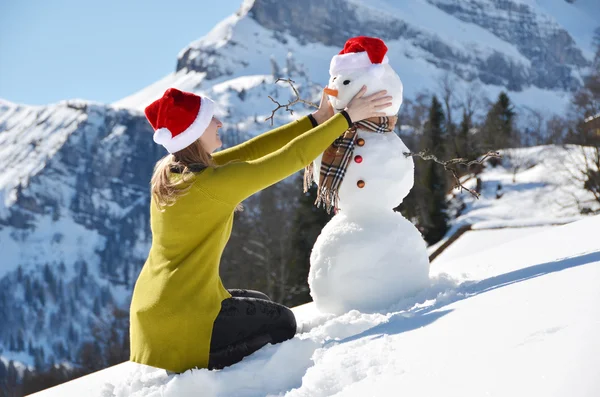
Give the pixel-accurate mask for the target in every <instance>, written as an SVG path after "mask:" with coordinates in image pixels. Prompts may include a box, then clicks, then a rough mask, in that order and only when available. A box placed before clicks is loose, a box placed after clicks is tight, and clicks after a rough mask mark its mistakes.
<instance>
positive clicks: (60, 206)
mask: <svg viewBox="0 0 600 397" xmlns="http://www.w3.org/2000/svg"><path fill="white" fill-rule="evenodd" d="M151 133H152V131H151V129H150V128H149V126H148V123H147V121H146V120H145V118H144V117H142V116H140V115H139V114H138V112H133V113H132V112H129V111H127V110H115V109H112V108H111V107H109V106H105V105H100V104H92V103H88V102H82V101H65V102H61V103H59V104H56V105H50V106H40V107H31V106H21V105H15V104H10V103H6V102H3V103H2V104H0V167H1V168H2V174H1V176H0V192H1V193H0V197H2V200H1V201H0V252H1V259H0V261H1V266H0V312H1V313H2V321H1V322H2V327H0V345H1V346H2V349H3V350H5V352H3V353H2V355H5V356H6V357H9V358H17V359H21V360H22V361H24V362H25V363H27V364H29V365H32V364H34V363H40V362H42V363H43V362H44V361H59V360H61V361H62V360H67V361H69V360H72V359H74V354H76V349H72V347H75V346H78V345H79V343H81V342H83V341H85V340H90V336H91V330H92V329H93V328H94V327H95V326H97V325H99V321H100V320H102V317H103V315H105V314H109V313H110V310H112V307H113V306H118V307H120V306H123V305H125V304H126V303H127V302H126V299H127V298H128V297H129V296H130V290H131V287H132V282H133V281H135V278H136V277H137V274H138V272H139V268H140V264H141V263H143V261H144V260H145V258H146V255H147V252H148V249H149V247H150V230H149V229H150V228H149V224H148V212H149V208H148V202H149V196H148V175H150V174H151V173H152V169H153V167H154V163H155V162H156V160H157V159H158V158H159V157H160V156H161V154H162V151H161V150H160V148H159V147H157V145H155V144H154V143H153V142H152V140H151V139H147V138H148V136H149V135H150V134H151ZM67 347H70V348H67Z"/></svg>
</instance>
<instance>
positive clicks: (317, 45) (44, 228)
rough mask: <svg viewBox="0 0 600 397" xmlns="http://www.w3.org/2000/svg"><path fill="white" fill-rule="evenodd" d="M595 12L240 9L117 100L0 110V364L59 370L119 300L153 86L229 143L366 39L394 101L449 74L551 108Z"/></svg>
mask: <svg viewBox="0 0 600 397" xmlns="http://www.w3.org/2000/svg"><path fill="white" fill-rule="evenodd" d="M596 15H600V3H599V2H598V1H596V0H576V1H574V2H573V1H570V2H567V1H565V0H538V1H534V0H502V1H500V0H470V1H462V0H461V1H458V0H454V1H453V0H414V1H404V2H398V1H393V0H373V1H371V0H347V1H343V0H319V1H317V0H307V1H302V2H294V1H273V0H255V1H244V2H243V4H242V5H241V7H240V9H239V11H238V12H237V13H236V14H234V15H232V16H230V17H228V18H227V19H225V20H224V21H222V22H221V23H219V24H218V25H217V26H215V28H214V29H213V30H212V31H211V32H210V33H209V34H207V35H206V36H205V37H203V38H201V39H199V40H198V41H196V42H193V43H191V44H190V45H189V46H188V47H186V48H184V49H182V51H181V52H180V54H179V55H178V57H177V58H178V59H177V69H176V70H175V71H174V72H172V73H169V74H168V75H166V76H165V77H164V78H163V79H161V80H160V81H157V82H156V83H154V84H152V85H150V86H149V87H146V88H144V89H142V90H141V91H139V92H137V93H134V94H132V95H131V96H129V97H127V98H124V99H122V100H120V101H118V102H117V103H115V104H112V105H105V104H97V103H90V102H87V101H82V100H68V101H63V102H60V103H57V104H52V105H48V106H35V107H34V106H27V105H20V104H12V103H9V102H7V101H0V166H1V167H2V172H1V173H0V255H1V256H0V258H1V259H0V287H1V288H0V323H1V324H3V326H2V327H0V355H1V356H4V357H6V358H10V359H17V360H20V361H23V362H25V363H26V364H28V365H33V364H34V363H35V361H36V360H37V361H40V360H41V361H50V360H51V359H53V360H55V361H63V360H66V361H69V360H72V359H73V354H74V352H75V351H76V346H77V345H78V344H80V343H81V342H83V341H85V340H91V339H93V337H92V330H93V329H94V327H95V326H96V325H97V324H98V323H99V322H102V321H103V318H104V317H105V316H107V315H108V313H109V311H110V310H111V309H112V307H113V305H116V306H119V305H126V304H127V300H128V298H129V294H130V291H131V288H132V286H133V283H134V281H135V277H136V276H137V274H138V271H139V269H140V267H141V265H142V264H143V261H144V259H145V256H146V254H147V251H148V248H149V245H150V235H149V226H148V225H149V222H148V201H149V200H148V182H149V177H150V175H151V172H152V167H153V165H154V163H155V161H156V160H157V159H158V158H159V157H161V156H162V155H164V154H165V152H164V151H163V150H162V149H161V148H160V147H158V146H157V145H155V144H154V143H153V141H152V139H151V133H152V131H151V129H150V126H149V125H148V123H147V122H146V120H145V118H144V116H143V113H142V112H141V111H142V109H143V108H144V107H145V106H146V105H147V104H149V103H150V102H151V101H152V100H154V99H156V98H158V97H159V96H161V95H162V93H163V92H164V90H165V89H166V88H168V87H178V88H180V89H184V90H188V91H194V92H198V93H200V94H203V95H208V96H210V97H211V98H213V99H214V100H215V102H216V103H217V105H218V113H219V115H220V116H223V119H224V121H225V126H224V130H225V134H224V136H225V137H226V138H227V139H229V140H230V143H235V142H236V141H239V140H243V139H245V138H246V137H248V136H250V135H254V134H257V133H259V132H261V131H264V130H267V129H269V128H270V125H269V123H268V122H264V119H265V118H266V117H268V116H270V115H271V111H272V110H273V108H274V105H273V103H272V102H271V101H270V100H269V99H268V98H267V96H268V95H271V96H273V97H274V98H275V99H278V100H280V101H282V102H283V101H286V100H287V99H289V98H290V97H291V94H292V93H291V90H290V88H289V87H287V86H286V85H285V84H282V83H279V85H276V84H274V81H275V78H277V77H291V78H293V79H294V80H295V82H296V84H295V85H296V86H297V87H298V88H299V90H300V92H301V93H302V96H303V97H304V98H313V99H314V100H315V101H316V100H317V98H318V95H319V87H322V85H323V84H324V83H325V82H326V81H327V78H328V72H327V71H328V68H329V61H330V59H331V57H332V55H334V54H336V53H337V52H339V50H340V49H341V47H342V46H343V44H344V42H345V40H346V39H347V38H348V37H351V36H354V35H371V36H379V37H381V38H383V39H384V40H386V43H387V44H388V46H389V49H390V50H389V57H390V62H391V64H392V65H393V66H394V67H395V68H396V70H397V71H398V74H399V75H400V77H401V78H402V80H403V82H404V86H405V96H406V97H407V98H410V97H412V96H413V95H415V94H416V93H417V92H419V91H422V90H430V91H431V92H434V91H435V90H437V87H438V79H439V78H440V76H442V75H444V74H445V73H446V72H447V71H449V72H450V73H451V74H452V75H454V76H455V77H456V79H457V81H458V85H457V90H458V91H459V92H457V94H458V95H460V94H461V93H463V92H465V91H466V90H469V89H471V87H472V85H471V84H479V86H480V87H481V89H482V90H483V92H484V93H486V94H487V95H489V97H490V98H492V97H494V96H495V95H496V94H497V93H498V92H499V91H500V90H508V92H509V95H510V96H511V99H513V101H514V102H515V103H516V104H517V105H518V109H525V108H526V107H532V108H541V109H543V110H550V111H555V112H562V110H563V109H564V106H565V104H566V103H567V102H568V99H569V93H570V90H572V89H574V88H576V87H578V86H579V85H580V84H581V81H580V78H581V75H582V74H583V73H585V72H586V70H587V68H588V67H589V65H590V62H591V59H592V48H591V38H592V34H593V30H594V29H595V27H596V26H597V25H598V22H597V20H596V17H595V16H596ZM167 72H168V71H165V73H167ZM518 109H517V110H518ZM298 111H299V112H302V110H301V109H298ZM292 117H294V116H292V115H289V114H284V113H282V112H280V113H278V114H277V116H276V117H275V124H281V123H283V122H285V121H287V120H289V119H290V118H292ZM537 187H539V186H537V185H527V186H526V188H532V189H533V188H537ZM524 188H525V187H524ZM485 194H486V193H485V192H484V196H485ZM517 201H518V200H515V201H514V202H515V203H516V202H517ZM467 205H470V204H469V203H467ZM472 208H473V210H475V209H476V206H475V205H473V207H472ZM465 214H467V212H464V213H463V215H464V216H466V215H465ZM539 215H540V216H544V214H543V213H541V214H539ZM548 216H551V215H548ZM492 220H493V219H492ZM66 346H70V348H69V349H67V348H66Z"/></svg>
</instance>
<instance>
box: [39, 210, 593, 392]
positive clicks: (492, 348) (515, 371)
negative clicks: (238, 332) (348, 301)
mask: <svg viewBox="0 0 600 397" xmlns="http://www.w3.org/2000/svg"><path fill="white" fill-rule="evenodd" d="M599 228H600V216H594V217H589V218H587V219H584V220H581V221H577V222H573V223H570V224H567V225H564V226H558V227H553V228H551V229H549V230H545V231H541V232H536V233H532V234H530V235H527V236H522V237H521V238H520V239H517V240H513V241H511V242H508V243H506V244H502V245H498V246H495V247H492V248H490V249H488V250H485V251H482V252H478V253H476V254H473V255H470V256H461V257H458V258H455V259H454V260H449V261H435V262H434V263H433V264H432V269H431V271H432V275H433V281H432V283H431V285H430V286H429V287H427V288H425V289H423V290H422V291H420V292H419V293H417V294H416V295H415V296H414V297H411V298H408V299H404V300H403V301H400V302H397V303H396V304H395V305H393V306H392V307H390V308H389V309H388V310H385V311H382V312H380V313H372V314H366V313H361V312H358V311H356V310H353V311H350V312H348V313H344V314H342V315H339V316H335V315H331V314H321V313H319V312H318V311H317V310H316V307H315V306H314V304H312V303H310V304H307V305H303V306H300V307H297V308H295V309H294V311H295V313H296V316H297V319H298V322H299V324H300V326H301V327H302V332H301V333H299V334H297V335H296V336H295V337H294V338H293V339H292V340H290V341H287V342H284V343H281V344H278V345H268V346H266V347H264V348H263V349H261V350H259V351H258V352H256V353H255V354H253V355H251V356H249V357H247V358H245V359H244V360H243V361H242V362H240V363H238V364H236V365H234V366H232V367H229V368H226V369H223V370H220V371H208V370H204V369H202V370H191V371H188V372H186V373H184V374H182V375H173V376H167V374H166V373H165V372H164V371H162V370H158V369H155V368H151V367H147V366H142V365H138V364H133V363H130V362H128V363H124V364H121V365H118V366H115V367H112V368H109V369H107V370H105V371H100V372H98V373H96V374H93V375H90V376H87V377H84V378H80V379H78V380H75V381H73V382H70V383H67V384H65V385H62V386H58V387H55V388H53V389H48V390H46V391H44V392H41V393H38V394H37V396H40V397H50V396H62V397H70V396H81V395H89V396H102V397H109V396H179V397H181V396H184V397H185V396H198V395H202V396H311V397H319V396H334V395H335V396H365V395H369V396H390V395H409V396H416V397H418V396H457V397H458V396H461V397H469V396H473V397H475V396H477V397H479V396H517V397H518V396H527V397H529V396H532V395H539V396H556V397H559V396H560V397H563V396H577V397H588V396H589V397H592V396H598V395H599V394H600V377H598V367H599V366H600V340H599V339H598V337H597V335H598V334H600V309H599V308H598V305H597V302H598V300H599V299H600V290H599V289H598V288H597V286H598V283H599V282H600V243H599V242H598V238H597V230H599ZM357 293H360V291H357Z"/></svg>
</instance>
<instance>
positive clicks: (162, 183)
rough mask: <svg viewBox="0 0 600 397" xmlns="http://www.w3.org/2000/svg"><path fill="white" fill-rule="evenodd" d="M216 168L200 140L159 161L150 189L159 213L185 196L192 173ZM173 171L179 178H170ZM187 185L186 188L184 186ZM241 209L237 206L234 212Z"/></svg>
mask: <svg viewBox="0 0 600 397" xmlns="http://www.w3.org/2000/svg"><path fill="white" fill-rule="evenodd" d="M216 167H218V166H217V165H216V163H215V162H214V160H213V158H212V156H211V155H210V154H209V153H208V152H207V151H206V150H204V147H203V146H202V143H200V140H199V139H198V140H196V141H195V142H194V143H192V144H191V145H189V146H188V147H186V148H185V149H182V150H180V151H178V152H175V153H173V154H168V155H166V156H165V157H163V158H162V159H160V160H159V161H158V162H157V163H156V166H155V167H154V172H153V173H152V179H151V180H150V187H151V192H152V197H153V198H154V201H155V202H156V204H157V205H158V207H159V208H160V210H161V211H164V210H165V207H168V206H171V205H173V204H175V202H176V201H177V199H178V198H179V197H181V196H183V195H184V194H186V193H187V192H188V191H189V190H190V189H191V187H192V184H191V183H189V182H191V181H192V180H193V179H194V172H198V171H200V170H202V169H204V168H216ZM173 169H175V170H177V171H175V172H177V174H178V175H180V176H181V178H171V174H172V173H173V171H172V170H173ZM186 185H187V186H186ZM242 209H243V207H242V206H241V204H239V205H238V206H237V207H236V211H241V210H242Z"/></svg>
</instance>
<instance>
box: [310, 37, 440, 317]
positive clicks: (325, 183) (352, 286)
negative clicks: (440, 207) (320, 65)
mask: <svg viewBox="0 0 600 397" xmlns="http://www.w3.org/2000/svg"><path fill="white" fill-rule="evenodd" d="M386 52H387V47H386V46H385V44H384V42H383V41H382V40H380V39H378V38H372V37H365V36H360V37H354V38H351V39H349V40H348V41H347V42H346V44H345V46H344V49H343V50H342V51H341V52H340V53H339V54H338V55H336V56H334V57H333V59H332V60H331V65H330V69H329V73H330V79H329V82H328V85H327V88H325V92H326V93H327V94H328V95H329V99H330V102H331V104H332V106H333V108H334V109H335V111H336V112H340V111H342V110H343V109H344V108H345V107H346V106H347V105H348V103H349V101H350V100H351V99H352V98H353V97H354V95H355V94H356V93H357V92H358V91H359V90H360V89H361V87H362V86H363V85H366V86H367V92H366V93H365V95H370V94H372V93H375V92H377V91H380V90H384V89H385V90H387V95H391V96H392V105H391V106H389V107H388V108H385V109H383V110H382V111H383V112H385V114H386V116H387V117H376V118H373V119H367V120H363V121H359V122H358V123H355V128H351V129H349V130H348V131H346V132H345V133H344V134H343V135H342V136H340V138H338V139H337V140H336V141H335V142H334V143H333V144H332V145H331V146H330V147H329V148H328V149H327V150H326V151H325V152H324V153H322V154H321V155H320V156H319V157H318V158H317V159H316V160H315V161H314V162H313V164H311V166H309V167H308V168H307V170H306V172H305V189H307V188H308V186H309V185H310V184H311V183H312V182H313V181H314V182H316V183H317V185H318V187H319V190H318V198H317V202H316V204H317V206H319V205H321V204H322V205H324V206H325V207H326V208H327V210H328V211H329V210H330V209H332V208H333V209H334V210H335V216H334V217H333V218H332V219H331V220H330V221H329V223H327V224H326V225H325V227H324V228H323V230H322V231H321V234H320V235H319V237H318V238H317V241H316V242H315V245H314V247H313V250H312V253H311V256H310V271H309V275H308V284H309V286H310V294H311V296H312V298H313V301H314V302H315V304H316V306H317V308H318V309H319V311H321V312H324V313H334V314H342V313H345V312H347V311H349V310H352V309H356V310H359V311H361V312H377V311H382V310H385V309H387V308H388V307H390V306H391V305H393V304H394V303H397V302H399V301H400V300H402V299H404V298H407V297H410V296H412V295H415V294H416V293H417V292H418V291H419V290H421V289H423V288H425V287H426V286H428V285H429V259H428V255H427V250H426V244H425V241H424V240H423V238H422V236H421V234H420V233H419V231H418V230H417V229H416V228H415V226H414V225H413V224H412V223H411V222H409V221H408V220H407V219H405V218H404V217H403V216H402V215H401V214H400V213H398V212H394V211H393V208H395V207H397V206H398V205H399V204H400V203H401V202H402V200H403V199H404V198H405V197H406V196H407V195H408V193H409V191H410V189H412V187H413V183H414V162H413V159H412V158H411V157H406V156H404V154H403V153H404V152H408V151H409V150H408V148H407V147H406V145H405V144H404V143H403V142H402V140H401V139H400V138H399V137H398V136H397V135H396V134H395V133H394V131H393V128H394V124H395V122H396V120H397V117H396V115H397V113H398V110H399V109H400V105H401V104H402V82H401V81H400V78H399V77H398V75H397V74H396V72H395V71H394V70H393V69H392V67H391V66H390V65H389V62H388V57H387V56H386V55H385V54H386Z"/></svg>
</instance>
